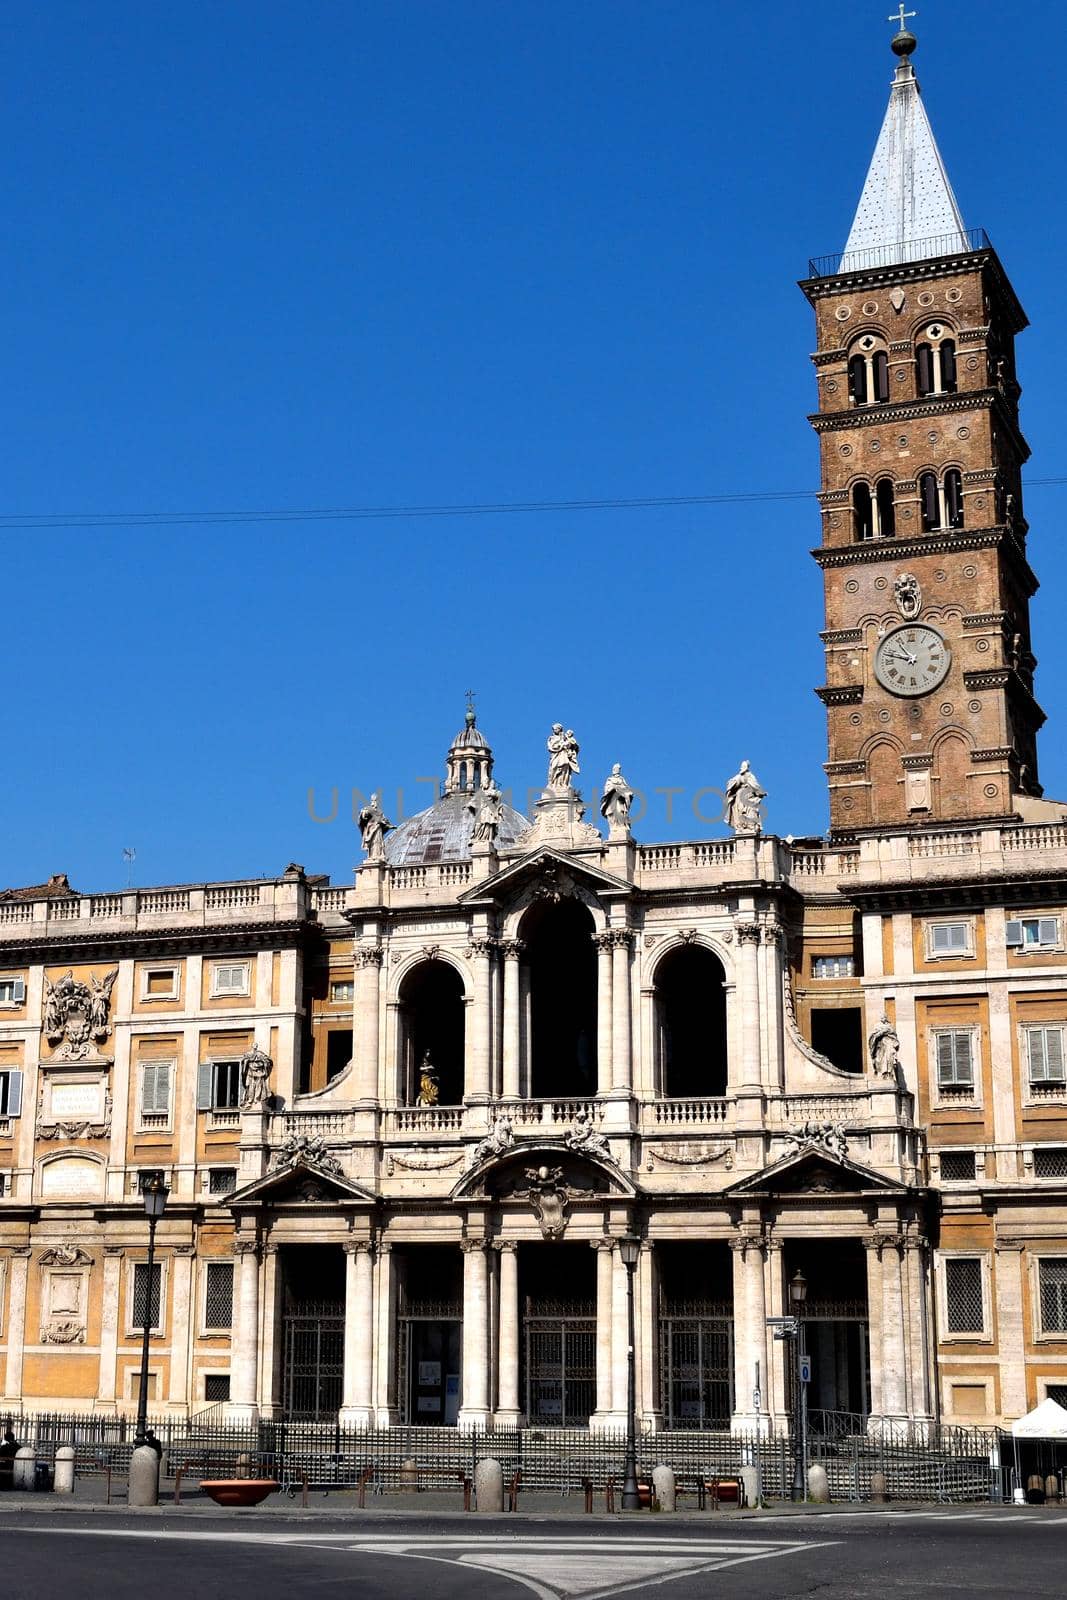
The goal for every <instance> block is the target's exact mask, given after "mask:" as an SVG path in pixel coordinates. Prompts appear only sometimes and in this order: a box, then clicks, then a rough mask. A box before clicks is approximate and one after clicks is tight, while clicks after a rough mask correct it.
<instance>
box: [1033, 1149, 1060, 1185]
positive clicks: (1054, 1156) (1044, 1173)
mask: <svg viewBox="0 0 1067 1600" xmlns="http://www.w3.org/2000/svg"><path fill="white" fill-rule="evenodd" d="M1034 1177H1035V1178H1067V1149H1065V1148H1064V1147H1063V1145H1053V1146H1051V1147H1050V1148H1046V1149H1044V1150H1035V1151H1034Z"/></svg>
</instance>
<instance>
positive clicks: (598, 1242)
mask: <svg viewBox="0 0 1067 1600" xmlns="http://www.w3.org/2000/svg"><path fill="white" fill-rule="evenodd" d="M590 1242H591V1244H592V1246H593V1249H594V1250H595V1251H596V1410H595V1411H594V1413H593V1416H592V1417H591V1418H590V1427H593V1428H596V1427H598V1426H599V1427H601V1428H603V1427H607V1426H609V1425H612V1424H613V1422H614V1418H613V1417H612V1402H613V1398H614V1376H613V1373H612V1365H611V1361H612V1321H613V1316H614V1303H613V1289H612V1284H613V1270H612V1242H611V1240H610V1239H593V1240H591V1241H590Z"/></svg>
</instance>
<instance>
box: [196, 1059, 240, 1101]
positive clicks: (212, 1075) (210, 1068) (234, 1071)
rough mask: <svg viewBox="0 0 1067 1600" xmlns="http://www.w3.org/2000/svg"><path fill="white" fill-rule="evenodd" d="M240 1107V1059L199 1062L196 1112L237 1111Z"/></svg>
mask: <svg viewBox="0 0 1067 1600" xmlns="http://www.w3.org/2000/svg"><path fill="white" fill-rule="evenodd" d="M240 1105H241V1058H240V1056H234V1057H233V1058H232V1060H226V1061H201V1063H200V1066H199V1069H198V1073H197V1085H196V1109H197V1110H198V1111H237V1110H238V1109H239V1108H240Z"/></svg>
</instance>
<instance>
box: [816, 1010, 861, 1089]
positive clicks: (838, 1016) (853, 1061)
mask: <svg viewBox="0 0 1067 1600" xmlns="http://www.w3.org/2000/svg"><path fill="white" fill-rule="evenodd" d="M811 1047H812V1049H813V1050H817V1051H818V1052H819V1054H820V1055H821V1056H826V1058H827V1060H829V1061H832V1062H833V1064H834V1066H835V1067H840V1068H841V1071H842V1072H857V1073H859V1072H862V1071H863V1068H864V1060H863V1013H862V1011H861V1010H860V1008H859V1007H858V1006H840V1007H833V1008H830V1007H825V1008H820V1007H818V1006H812V1008H811Z"/></svg>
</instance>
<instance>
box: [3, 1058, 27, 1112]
mask: <svg viewBox="0 0 1067 1600" xmlns="http://www.w3.org/2000/svg"><path fill="white" fill-rule="evenodd" d="M21 1112H22V1073H21V1072H16V1071H15V1070H14V1069H11V1068H9V1069H8V1070H6V1071H4V1072H0V1117H17V1116H19V1115H20V1114H21Z"/></svg>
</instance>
